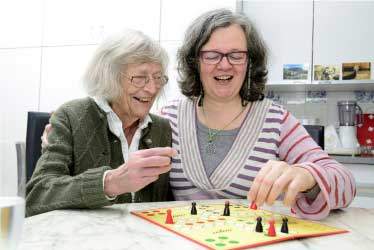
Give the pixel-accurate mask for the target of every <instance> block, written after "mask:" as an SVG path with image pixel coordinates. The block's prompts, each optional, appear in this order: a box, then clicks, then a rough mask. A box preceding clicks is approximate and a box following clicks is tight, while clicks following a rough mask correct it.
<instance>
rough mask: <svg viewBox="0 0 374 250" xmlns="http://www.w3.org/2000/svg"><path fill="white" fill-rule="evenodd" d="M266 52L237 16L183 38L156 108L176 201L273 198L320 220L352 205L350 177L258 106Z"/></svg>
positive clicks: (278, 112)
mask: <svg viewBox="0 0 374 250" xmlns="http://www.w3.org/2000/svg"><path fill="white" fill-rule="evenodd" d="M266 55H267V52H266V48H265V45H264V42H263V41H262V40H261V38H260V37H259V35H258V33H257V32H256V30H255V27H254V26H253V25H252V24H251V23H250V21H249V20H248V19H247V18H246V17H245V16H244V15H241V14H235V13H233V12H231V11H229V10H224V9H221V10H215V11H210V12H207V13H205V14H203V15H202V16H200V17H199V18H197V19H196V20H195V21H194V22H193V23H192V24H191V25H190V26H189V28H188V29H187V32H186V34H185V39H184V43H183V45H182V47H181V48H180V50H179V51H178V56H177V58H178V63H179V65H178V69H179V73H180V82H179V83H180V87H181V90H182V93H183V94H184V95H185V96H186V97H188V98H187V99H184V100H181V101H175V102H173V103H171V104H170V105H168V106H166V107H165V108H164V109H163V110H162V112H163V115H164V116H165V117H167V118H168V119H169V120H170V123H171V128H172V132H173V133H172V143H173V148H175V149H177V150H178V152H179V154H178V155H177V156H175V157H173V159H172V170H171V172H170V183H171V187H172V191H173V194H174V196H175V198H176V199H177V200H198V199H217V198H249V200H250V201H252V202H253V207H255V206H261V205H262V204H263V203H265V202H266V203H268V204H272V203H273V202H274V201H275V200H276V199H277V198H281V199H283V203H284V204H285V205H287V206H290V207H292V208H293V210H294V211H295V212H296V213H297V214H298V215H299V216H301V217H304V218H310V219H321V218H324V217H325V216H327V215H328V214H329V211H330V210H331V209H336V208H339V207H345V206H348V205H349V204H350V202H351V201H352V199H353V198H354V196H355V192H356V191H355V182H354V179H353V177H352V174H351V173H350V172H349V171H348V170H347V169H346V168H345V167H344V166H342V165H341V164H339V163H338V162H336V161H335V160H333V159H331V158H330V157H329V156H328V155H327V154H326V153H325V152H324V151H323V150H322V149H321V148H320V147H319V146H318V145H317V144H316V143H315V142H314V141H313V139H312V138H311V137H310V136H309V135H308V133H307V132H306V130H305V129H304V128H303V126H302V125H300V123H299V122H298V121H297V120H296V118H295V117H294V116H293V115H292V114H290V113H289V112H288V111H287V110H286V109H285V108H284V107H282V106H280V105H278V104H276V103H273V102H272V101H270V100H267V99H264V94H263V92H264V86H265V82H266V76H267V68H266Z"/></svg>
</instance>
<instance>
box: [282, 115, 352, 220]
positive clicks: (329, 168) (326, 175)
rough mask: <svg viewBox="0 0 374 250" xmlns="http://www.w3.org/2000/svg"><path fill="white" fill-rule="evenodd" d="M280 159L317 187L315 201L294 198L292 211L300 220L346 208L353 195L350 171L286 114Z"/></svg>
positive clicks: (301, 197) (314, 218)
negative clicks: (300, 170) (299, 169)
mask: <svg viewBox="0 0 374 250" xmlns="http://www.w3.org/2000/svg"><path fill="white" fill-rule="evenodd" d="M279 158H280V159H281V160H283V161H286V162H287V163H288V164H290V165H291V164H298V165H299V166H301V167H304V168H305V169H307V170H308V171H309V172H310V173H311V174H312V175H313V177H314V178H315V180H316V182H317V184H318V185H319V188H320V192H319V194H317V196H316V197H315V199H313V200H310V199H308V195H306V194H305V193H300V194H299V195H298V197H297V199H296V203H295V205H294V206H293V210H294V211H295V212H296V213H297V214H298V215H300V216H301V217H303V218H307V219H313V220H318V219H322V218H324V217H326V216H327V215H328V214H329V212H330V210H332V209H337V208H341V207H347V206H348V205H349V204H350V203H351V202H352V200H353V198H354V196H355V195H356V184H355V180H354V178H353V175H352V174H351V172H350V171H349V170H348V169H347V168H346V167H344V166H343V165H342V164H340V163H338V162H337V161H336V160H334V159H332V158H331V157H330V156H329V155H328V154H327V153H326V152H324V151H323V150H322V149H321V148H320V147H319V146H318V145H317V144H316V143H315V142H314V140H313V139H312V138H311V137H310V136H309V134H308V132H307V131H306V130H305V129H304V127H303V126H302V125H301V124H300V123H299V121H298V120H297V119H296V118H295V117H294V116H293V115H291V114H290V113H289V112H288V111H285V112H284V117H283V120H282V123H281V134H280V142H279Z"/></svg>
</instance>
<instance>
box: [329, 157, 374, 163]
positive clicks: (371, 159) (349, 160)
mask: <svg viewBox="0 0 374 250" xmlns="http://www.w3.org/2000/svg"><path fill="white" fill-rule="evenodd" d="M330 156H331V157H332V158H334V159H335V160H337V161H338V162H340V163H343V164H344V163H346V164H365V165H374V157H360V156H342V155H330Z"/></svg>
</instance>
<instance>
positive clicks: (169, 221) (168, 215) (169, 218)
mask: <svg viewBox="0 0 374 250" xmlns="http://www.w3.org/2000/svg"><path fill="white" fill-rule="evenodd" d="M165 224H174V220H173V216H172V215H171V209H168V210H166V220H165Z"/></svg>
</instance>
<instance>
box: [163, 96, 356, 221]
mask: <svg viewBox="0 0 374 250" xmlns="http://www.w3.org/2000/svg"><path fill="white" fill-rule="evenodd" d="M195 105H196V101H192V100H190V99H183V100H178V101H172V102H170V103H169V104H168V105H167V106H165V107H164V108H163V109H162V114H163V116H164V117H166V118H168V119H169V121H170V124H171V128H172V143H173V147H174V148H175V149H177V151H178V155H177V156H175V157H174V158H173V159H172V170H171V171H170V184H171V187H172V190H173V194H174V196H175V199H176V200H198V199H223V198H227V199H228V198H246V197H247V193H248V191H249V189H250V187H251V184H252V182H253V180H254V178H255V176H256V174H257V173H258V171H259V170H260V169H261V167H262V166H263V165H264V164H265V163H266V162H267V161H268V160H280V161H285V162H287V163H288V164H289V165H292V164H298V165H299V166H302V167H304V168H305V169H307V170H309V171H310V173H311V174H312V175H313V176H314V178H315V180H316V182H317V184H318V185H319V187H320V189H321V191H320V192H319V194H318V195H317V197H316V198H315V199H314V200H313V201H311V200H309V199H308V197H307V195H306V194H304V193H299V194H298V196H297V200H296V203H295V205H294V206H293V207H292V209H293V210H294V211H295V212H296V213H297V215H299V216H300V217H303V218H307V219H315V220H317V219H322V218H324V217H326V216H327V215H328V214H329V212H330V210H332V209H337V208H341V207H346V206H348V205H349V204H350V203H351V201H352V200H353V198H354V196H355V193H356V187H355V181H354V178H353V176H352V174H351V173H350V172H349V170H348V169H346V168H345V167H344V166H342V165H341V164H339V163H338V162H337V161H335V160H333V159H331V158H330V157H329V156H328V155H327V154H326V153H325V152H324V151H323V150H322V149H321V148H320V147H319V146H318V145H317V144H316V143H315V142H314V140H313V139H312V138H311V137H310V136H309V134H308V133H307V132H306V130H305V129H304V127H303V126H302V125H300V123H299V122H298V120H297V119H296V118H295V117H294V116H293V115H292V114H290V113H289V112H288V111H287V110H285V109H284V108H283V107H282V106H280V105H277V104H275V103H273V102H272V101H270V100H266V99H265V100H264V101H256V102H252V103H250V105H251V106H250V109H249V111H248V112H249V113H248V115H247V118H246V119H245V120H244V121H243V124H242V126H241V128H240V130H239V133H238V136H237V138H236V139H235V141H234V143H233V145H232V147H231V149H230V151H229V152H228V154H227V155H226V156H225V158H224V160H223V161H222V162H221V163H220V164H219V165H218V166H217V168H216V169H215V170H214V172H213V173H212V174H211V176H210V177H208V176H207V175H206V173H205V170H204V166H203V164H202V161H201V157H200V152H199V147H198V144H197V136H196V113H195V112H196V111H195Z"/></svg>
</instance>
